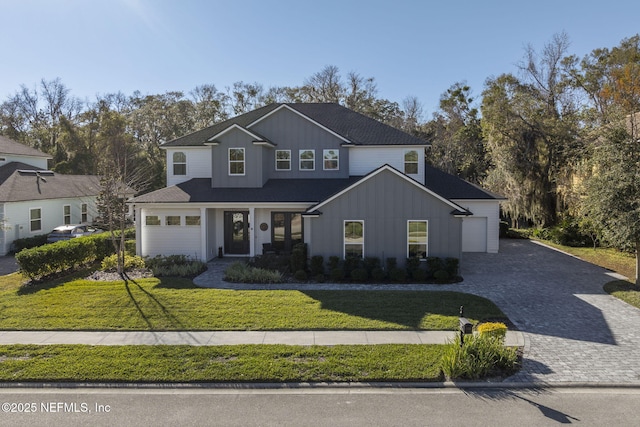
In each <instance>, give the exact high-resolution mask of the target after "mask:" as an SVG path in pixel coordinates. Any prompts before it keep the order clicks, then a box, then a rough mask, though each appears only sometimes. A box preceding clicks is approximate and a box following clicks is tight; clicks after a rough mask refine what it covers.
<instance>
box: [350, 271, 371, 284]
mask: <svg viewBox="0 0 640 427" xmlns="http://www.w3.org/2000/svg"><path fill="white" fill-rule="evenodd" d="M368 278H369V273H367V270H366V269H364V268H362V267H359V268H356V269H354V270H353V271H352V272H351V280H353V281H354V282H366V281H367V279H368Z"/></svg>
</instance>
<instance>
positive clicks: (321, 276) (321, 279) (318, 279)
mask: <svg viewBox="0 0 640 427" xmlns="http://www.w3.org/2000/svg"><path fill="white" fill-rule="evenodd" d="M313 280H314V281H315V282H318V283H324V281H325V280H326V277H325V276H324V274H318V275H317V276H313Z"/></svg>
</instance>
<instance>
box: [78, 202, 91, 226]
mask: <svg viewBox="0 0 640 427" xmlns="http://www.w3.org/2000/svg"><path fill="white" fill-rule="evenodd" d="M80 220H81V221H80V222H81V223H85V222H89V205H88V204H87V203H82V204H81V205H80Z"/></svg>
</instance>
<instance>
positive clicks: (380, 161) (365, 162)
mask: <svg viewBox="0 0 640 427" xmlns="http://www.w3.org/2000/svg"><path fill="white" fill-rule="evenodd" d="M408 150H416V151H417V152H418V173H417V174H411V175H407V176H409V177H411V178H413V179H415V180H416V181H418V182H420V183H421V184H424V147H422V146H415V147H414V146H397V147H374V146H365V147H350V148H349V171H350V174H351V175H352V176H365V175H367V174H368V173H369V172H371V171H373V170H375V169H377V168H379V167H380V166H382V165H384V164H388V165H389V166H391V167H393V168H395V169H397V170H399V171H400V172H402V173H404V154H405V152H406V151H408Z"/></svg>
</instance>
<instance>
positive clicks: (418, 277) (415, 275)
mask: <svg viewBox="0 0 640 427" xmlns="http://www.w3.org/2000/svg"><path fill="white" fill-rule="evenodd" d="M411 278H412V279H413V280H415V281H416V282H418V283H424V282H425V281H426V280H427V271H426V270H423V269H421V268H418V269H417V270H413V271H412V272H411Z"/></svg>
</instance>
